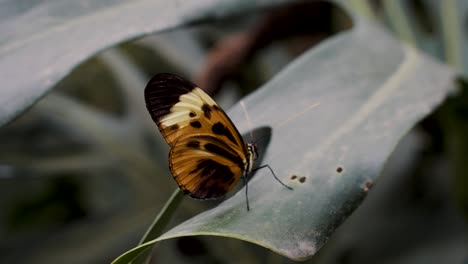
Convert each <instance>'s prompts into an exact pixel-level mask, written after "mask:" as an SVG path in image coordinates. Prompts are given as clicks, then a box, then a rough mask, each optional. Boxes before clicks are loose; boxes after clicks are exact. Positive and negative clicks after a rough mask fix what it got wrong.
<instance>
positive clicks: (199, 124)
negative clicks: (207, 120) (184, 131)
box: [190, 121, 202, 128]
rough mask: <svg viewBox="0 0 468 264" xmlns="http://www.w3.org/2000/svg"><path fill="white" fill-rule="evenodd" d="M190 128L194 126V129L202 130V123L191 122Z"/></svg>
mask: <svg viewBox="0 0 468 264" xmlns="http://www.w3.org/2000/svg"><path fill="white" fill-rule="evenodd" d="M190 126H192V127H194V128H201V127H202V125H201V123H200V122H198V121H192V122H190Z"/></svg>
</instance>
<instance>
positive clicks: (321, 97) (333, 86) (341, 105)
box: [116, 18, 454, 263]
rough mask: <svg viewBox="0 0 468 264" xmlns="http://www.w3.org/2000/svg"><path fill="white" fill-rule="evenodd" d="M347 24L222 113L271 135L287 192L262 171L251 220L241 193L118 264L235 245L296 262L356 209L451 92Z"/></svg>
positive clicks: (404, 52) (423, 67)
mask: <svg viewBox="0 0 468 264" xmlns="http://www.w3.org/2000/svg"><path fill="white" fill-rule="evenodd" d="M354 22H355V27H354V29H353V30H351V31H350V32H347V33H343V34H341V35H338V36H336V37H334V38H332V39H330V40H328V41H325V42H324V43H322V44H321V45H319V46H318V47H317V48H314V49H312V50H311V51H309V52H307V53H306V54H304V55H302V56H301V57H300V58H299V59H297V60H296V61H295V62H293V63H292V64H291V65H290V66H288V67H287V68H286V69H285V70H283V71H282V72H281V73H280V74H278V75H277V76H276V77H275V78H273V79H272V80H271V81H270V82H268V83H267V84H266V85H265V86H264V87H262V88H261V89H260V90H258V91H257V92H255V93H253V94H252V95H250V96H249V97H247V98H246V99H245V100H243V101H241V102H240V103H239V104H237V105H236V106H235V107H234V108H233V109H231V110H230V111H229V115H230V116H231V117H232V119H233V120H234V123H235V124H236V125H237V126H238V128H239V129H240V131H241V132H245V131H248V130H250V129H252V128H256V127H261V126H269V127H271V128H272V130H271V131H272V135H271V141H270V145H269V147H268V149H267V151H266V153H263V163H264V164H269V165H270V166H271V167H272V168H273V169H274V170H275V172H276V174H277V175H278V176H279V177H280V178H281V179H282V180H283V181H284V182H286V183H287V184H289V185H291V186H292V187H293V188H294V190H293V191H291V190H288V189H286V188H284V187H283V186H281V185H280V184H278V182H277V181H275V180H274V178H273V177H272V176H271V174H270V172H269V171H268V170H260V171H258V172H257V173H256V174H255V175H254V176H253V178H252V180H251V181H250V182H249V199H250V204H251V207H252V210H251V211H247V210H246V208H245V196H244V190H241V191H239V192H238V193H237V194H235V195H234V196H233V197H232V198H230V199H228V200H226V201H224V202H223V203H221V204H220V205H219V206H217V207H215V208H213V209H211V210H209V211H206V212H204V213H201V214H199V215H197V216H195V217H193V218H192V219H190V220H188V221H186V222H184V223H182V224H180V225H178V226H176V227H174V228H173V229H172V230H170V231H168V232H167V233H165V234H164V235H162V236H161V237H159V238H157V239H155V240H153V241H150V242H148V243H146V244H143V245H141V246H139V247H137V248H135V249H133V250H131V251H129V252H127V253H126V254H125V255H123V256H121V257H120V258H118V259H117V260H116V263H124V262H126V261H128V260H130V259H132V258H133V257H134V256H135V255H137V254H138V253H140V252H142V251H143V250H145V249H146V248H148V247H149V246H151V245H153V244H154V243H156V242H158V241H161V240H165V239H169V238H174V237H180V236H193V235H213V236H224V237H232V238H237V239H241V240H245V241H250V242H252V243H256V244H258V245H261V246H264V247H266V248H269V249H271V250H273V251H275V252H277V253H279V254H281V255H284V256H287V257H289V258H291V259H294V260H302V259H305V258H308V257H310V256H312V255H313V254H315V252H317V250H318V249H320V247H322V246H323V244H324V243H325V242H326V241H327V240H328V239H329V238H330V236H331V235H332V233H333V231H334V230H335V229H336V228H337V227H338V226H339V225H340V224H341V223H342V222H343V221H344V220H345V219H346V217H347V216H348V215H349V214H351V212H352V211H353V210H354V209H355V208H357V207H358V206H359V204H360V203H361V201H362V199H363V198H364V197H365V196H366V194H367V192H368V191H369V189H371V187H372V186H373V184H374V182H375V180H376V179H377V177H378V176H379V174H380V173H381V171H382V168H383V166H384V164H385V161H386V160H387V158H388V157H389V155H390V154H391V152H392V150H393V148H394V147H395V146H396V144H397V143H398V141H399V140H400V138H401V137H402V136H403V135H405V134H406V133H407V132H408V130H409V129H410V128H411V127H413V126H414V125H415V123H416V122H417V121H418V120H420V119H421V118H423V117H424V116H426V115H427V114H428V113H430V112H431V110H433V109H434V108H435V107H436V106H437V105H438V104H439V103H440V102H441V101H442V100H443V99H444V98H445V96H446V95H447V94H448V92H449V91H450V90H451V88H452V87H453V85H452V80H453V77H454V73H453V71H452V70H450V69H449V68H448V67H446V66H443V65H441V64H438V63H437V62H435V61H434V60H432V59H431V58H429V57H427V56H424V55H423V54H421V53H419V52H418V51H417V50H415V49H413V48H410V47H408V46H406V45H403V44H401V42H399V41H397V40H395V39H393V38H392V37H391V36H389V34H387V33H386V32H385V31H384V30H382V29H381V28H380V27H378V26H376V25H373V24H371V23H368V22H367V21H365V20H361V19H359V18H355V21H354ZM254 140H258V139H254ZM292 175H296V176H299V177H305V181H304V182H303V183H301V182H300V181H298V178H296V179H294V180H293V179H291V176H292Z"/></svg>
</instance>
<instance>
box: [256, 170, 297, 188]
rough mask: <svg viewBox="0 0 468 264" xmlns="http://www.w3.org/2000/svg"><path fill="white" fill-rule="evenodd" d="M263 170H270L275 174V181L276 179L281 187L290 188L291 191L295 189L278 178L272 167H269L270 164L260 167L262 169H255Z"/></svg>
mask: <svg viewBox="0 0 468 264" xmlns="http://www.w3.org/2000/svg"><path fill="white" fill-rule="evenodd" d="M263 168H268V169H269V170H270V171H271V174H273V177H275V179H276V180H277V181H278V182H279V183H281V185H283V186H284V187H286V188H288V189H289V190H292V189H293V188H292V187H290V186H288V185H286V184H285V183H284V182H282V181H281V180H280V179H279V178H278V177H276V174H275V173H274V172H273V170H272V169H271V167H270V165H268V164H267V165H263V166H260V167H258V168H255V169H254V171H256V170H259V169H263Z"/></svg>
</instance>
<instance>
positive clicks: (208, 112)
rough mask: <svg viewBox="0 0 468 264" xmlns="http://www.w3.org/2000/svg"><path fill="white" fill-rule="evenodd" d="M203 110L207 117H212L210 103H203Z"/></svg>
mask: <svg viewBox="0 0 468 264" xmlns="http://www.w3.org/2000/svg"><path fill="white" fill-rule="evenodd" d="M202 111H203V114H204V115H205V117H206V118H208V119H211V107H210V106H209V105H207V104H203V106H202Z"/></svg>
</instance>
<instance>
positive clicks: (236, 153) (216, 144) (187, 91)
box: [145, 73, 257, 199]
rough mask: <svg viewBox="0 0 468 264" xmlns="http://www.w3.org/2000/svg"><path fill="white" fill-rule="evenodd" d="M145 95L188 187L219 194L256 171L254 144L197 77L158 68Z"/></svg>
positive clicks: (195, 193) (177, 174)
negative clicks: (191, 78)
mask: <svg viewBox="0 0 468 264" xmlns="http://www.w3.org/2000/svg"><path fill="white" fill-rule="evenodd" d="M145 101H146V106H147V108H148V111H149V113H150V115H151V117H152V119H153V120H154V122H155V123H156V124H157V126H158V128H159V131H160V132H161V134H162V135H163V137H164V139H165V140H166V142H167V143H168V144H169V145H170V147H171V151H170V153H169V168H170V170H171V172H172V175H173V177H174V179H175V180H176V182H177V184H178V185H179V187H180V188H181V189H182V190H183V191H184V193H186V194H188V195H190V196H191V197H193V198H197V199H215V198H220V197H222V196H224V195H225V194H226V193H227V192H229V191H230V190H231V189H232V188H233V187H234V186H235V185H236V183H237V182H238V181H239V179H240V178H241V177H244V179H245V178H246V176H247V175H248V173H249V172H251V171H252V168H253V164H254V160H255V159H256V157H257V152H256V148H255V146H254V145H253V144H245V143H244V140H243V139H242V137H241V135H240V133H239V131H238V130H237V129H236V127H235V126H234V124H233V123H232V121H231V120H230V119H229V117H228V116H227V115H226V113H225V112H224V111H223V110H222V109H221V108H220V107H219V106H218V105H217V104H216V102H215V101H214V100H213V99H211V97H209V96H208V95H207V94H206V93H205V92H203V91H202V90H201V89H200V88H198V87H197V86H196V85H194V84H193V83H191V82H189V81H187V80H185V79H183V78H180V77H178V76H176V75H173V74H167V73H161V74H157V75H156V76H154V77H153V78H152V79H151V80H150V81H149V83H148V85H147V86H146V88H145Z"/></svg>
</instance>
